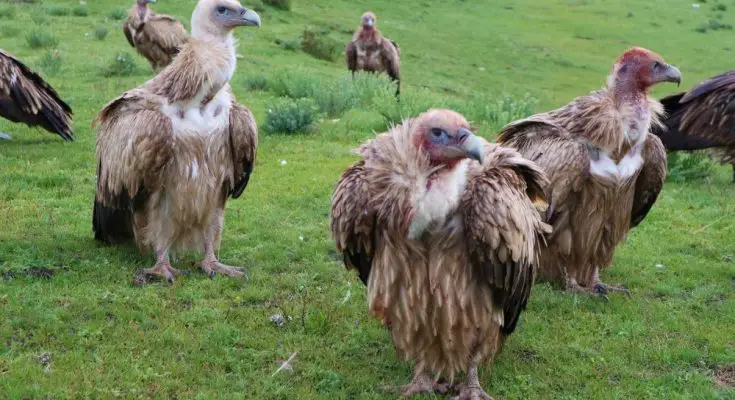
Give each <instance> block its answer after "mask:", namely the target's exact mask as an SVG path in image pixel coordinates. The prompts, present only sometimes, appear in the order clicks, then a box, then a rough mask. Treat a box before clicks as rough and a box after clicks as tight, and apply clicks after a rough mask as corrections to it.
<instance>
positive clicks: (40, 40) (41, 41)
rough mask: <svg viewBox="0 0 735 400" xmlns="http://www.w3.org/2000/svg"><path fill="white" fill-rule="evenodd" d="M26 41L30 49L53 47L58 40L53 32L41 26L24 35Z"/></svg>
mask: <svg viewBox="0 0 735 400" xmlns="http://www.w3.org/2000/svg"><path fill="white" fill-rule="evenodd" d="M26 43H28V46H30V47H31V48H32V49H40V48H44V47H54V46H56V45H57V44H58V43H59V41H58V40H56V36H54V34H53V33H51V32H48V31H46V30H44V29H43V28H36V29H34V30H32V31H30V32H28V34H27V35H26Z"/></svg>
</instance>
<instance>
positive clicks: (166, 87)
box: [93, 0, 260, 281]
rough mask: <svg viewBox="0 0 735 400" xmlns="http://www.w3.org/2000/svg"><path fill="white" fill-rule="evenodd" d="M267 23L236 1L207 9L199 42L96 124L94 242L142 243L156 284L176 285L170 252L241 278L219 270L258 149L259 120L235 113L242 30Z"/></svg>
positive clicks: (199, 17) (195, 24)
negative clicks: (230, 202)
mask: <svg viewBox="0 0 735 400" xmlns="http://www.w3.org/2000/svg"><path fill="white" fill-rule="evenodd" d="M243 25H244V26H260V17H259V16H258V14H256V13H255V12H253V11H250V10H245V9H244V8H243V7H242V6H241V5H240V4H239V3H238V2H236V1H234V0H200V1H199V3H198V4H197V6H196V8H195V9H194V13H193V15H192V39H191V40H190V41H189V43H188V44H187V45H185V46H184V47H183V48H182V50H181V54H179V56H177V57H176V59H174V62H173V63H171V65H169V66H168V67H166V68H165V69H164V70H163V71H161V73H160V74H158V75H157V76H156V77H155V78H153V79H152V80H150V81H148V82H147V83H145V84H144V85H143V86H141V87H139V88H137V89H134V90H131V91H128V92H126V93H124V94H123V95H122V96H120V97H118V98H117V99H115V100H113V101H112V102H110V103H109V104H107V105H106V106H105V108H104V109H103V110H102V111H101V112H100V113H99V115H98V117H97V123H98V124H99V135H98V137H97V162H98V164H97V165H98V170H97V194H96V197H95V205H94V215H93V224H94V232H95V238H97V239H98V240H102V241H104V242H108V243H116V242H119V241H121V240H124V239H127V238H130V237H132V236H134V237H135V240H136V243H137V245H138V247H139V248H140V249H142V250H149V249H150V250H153V251H154V252H155V254H156V260H157V261H156V265H155V266H154V267H153V268H149V269H146V270H144V272H145V274H147V275H157V276H161V277H163V278H165V279H167V280H169V281H172V280H173V279H174V276H175V275H176V274H177V273H178V272H177V271H176V270H175V269H173V268H172V267H171V264H170V263H169V250H176V249H183V250H185V249H198V250H203V251H204V260H203V261H202V264H201V268H202V270H203V271H204V272H205V273H207V274H208V275H210V276H212V275H213V274H215V273H223V274H226V275H230V276H238V275H242V274H243V272H242V271H241V270H239V269H236V268H233V267H229V266H226V265H223V264H221V263H219V262H218V261H217V258H216V256H215V251H216V250H217V249H218V247H219V242H220V235H221V232H222V224H223V220H224V218H223V212H224V206H225V202H226V201H227V199H228V198H229V197H233V198H237V197H239V196H240V195H241V194H242V192H243V190H244V189H245V187H246V185H247V184H248V179H249V178H250V173H251V171H252V169H253V162H254V159H255V149H256V145H257V128H256V125H255V120H254V119H253V115H252V114H251V113H250V111H248V110H247V109H246V108H244V107H243V106H241V105H239V104H237V103H236V101H235V98H234V96H233V94H232V91H231V89H230V86H229V81H230V79H231V78H232V75H233V74H234V72H235V61H236V60H235V47H234V46H235V41H234V38H233V35H232V30H233V28H235V27H238V26H243Z"/></svg>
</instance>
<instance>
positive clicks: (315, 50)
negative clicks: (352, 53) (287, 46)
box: [301, 27, 343, 61]
mask: <svg viewBox="0 0 735 400" xmlns="http://www.w3.org/2000/svg"><path fill="white" fill-rule="evenodd" d="M342 46H343V44H342V43H341V42H338V41H337V40H335V39H332V38H331V37H329V36H327V35H326V34H325V33H324V32H316V31H314V30H313V29H312V28H308V27H307V28H306V29H304V32H303V34H302V35H301V50H303V51H304V52H305V53H307V54H309V55H311V56H312V57H314V58H318V59H320V60H326V61H333V60H334V59H335V58H336V57H337V55H339V53H340V51H341V50H342Z"/></svg>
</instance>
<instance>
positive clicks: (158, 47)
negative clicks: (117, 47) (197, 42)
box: [123, 0, 189, 71]
mask: <svg viewBox="0 0 735 400" xmlns="http://www.w3.org/2000/svg"><path fill="white" fill-rule="evenodd" d="M155 2H156V0H137V1H136V3H135V5H134V6H133V8H132V9H131V10H130V14H129V15H128V19H127V21H125V24H123V33H125V38H126V39H128V43H130V45H131V46H133V47H135V49H136V50H137V51H138V53H140V55H142V56H143V57H145V58H146V59H147V60H148V62H150V63H151V67H152V68H153V69H154V70H155V71H158V70H160V69H162V68H164V67H166V66H167V65H169V64H171V60H173V59H174V57H176V55H177V54H179V50H181V47H182V46H183V45H184V44H186V42H187V41H188V40H189V34H187V33H186V29H184V25H182V24H181V22H179V21H177V20H176V19H175V18H174V17H170V16H168V15H163V14H156V13H154V12H153V11H152V10H151V9H149V8H148V3H155Z"/></svg>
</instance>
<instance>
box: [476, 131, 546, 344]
mask: <svg viewBox="0 0 735 400" xmlns="http://www.w3.org/2000/svg"><path fill="white" fill-rule="evenodd" d="M485 160H486V161H485V163H484V164H483V166H482V167H481V168H480V167H478V168H477V169H476V170H475V171H473V173H471V174H470V177H469V179H468V182H467V187H466V189H465V192H464V194H463V196H462V209H463V213H464V225H465V230H466V235H467V246H468V250H469V255H470V258H469V259H470V262H471V265H472V268H475V269H476V270H477V271H478V275H479V276H480V277H482V278H483V279H485V280H486V281H487V282H488V283H489V284H490V285H491V287H492V295H493V302H494V303H495V304H496V305H498V306H499V307H502V309H503V313H504V323H503V328H502V331H503V333H505V334H510V333H512V332H513V330H514V329H515V326H516V324H517V322H518V318H519V316H520V313H521V311H523V309H524V308H525V307H526V303H527V302H528V298H529V296H530V294H531V287H532V286H533V282H534V279H535V276H536V267H537V258H538V256H537V251H538V246H539V240H540V239H541V235H542V234H543V233H544V232H548V231H549V230H550V229H549V227H548V225H546V224H544V223H543V221H542V220H541V216H540V215H539V214H538V210H537V208H536V206H535V205H534V203H536V204H538V203H543V202H545V195H544V191H543V188H544V187H545V186H546V184H547V181H546V178H545V177H544V174H543V172H541V170H540V169H539V168H538V167H537V166H536V165H534V164H533V163H532V162H530V161H529V160H527V159H524V158H523V157H522V156H521V155H520V154H518V153H517V152H515V151H513V150H511V149H505V148H502V147H499V146H496V145H487V146H486V151H485Z"/></svg>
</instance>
